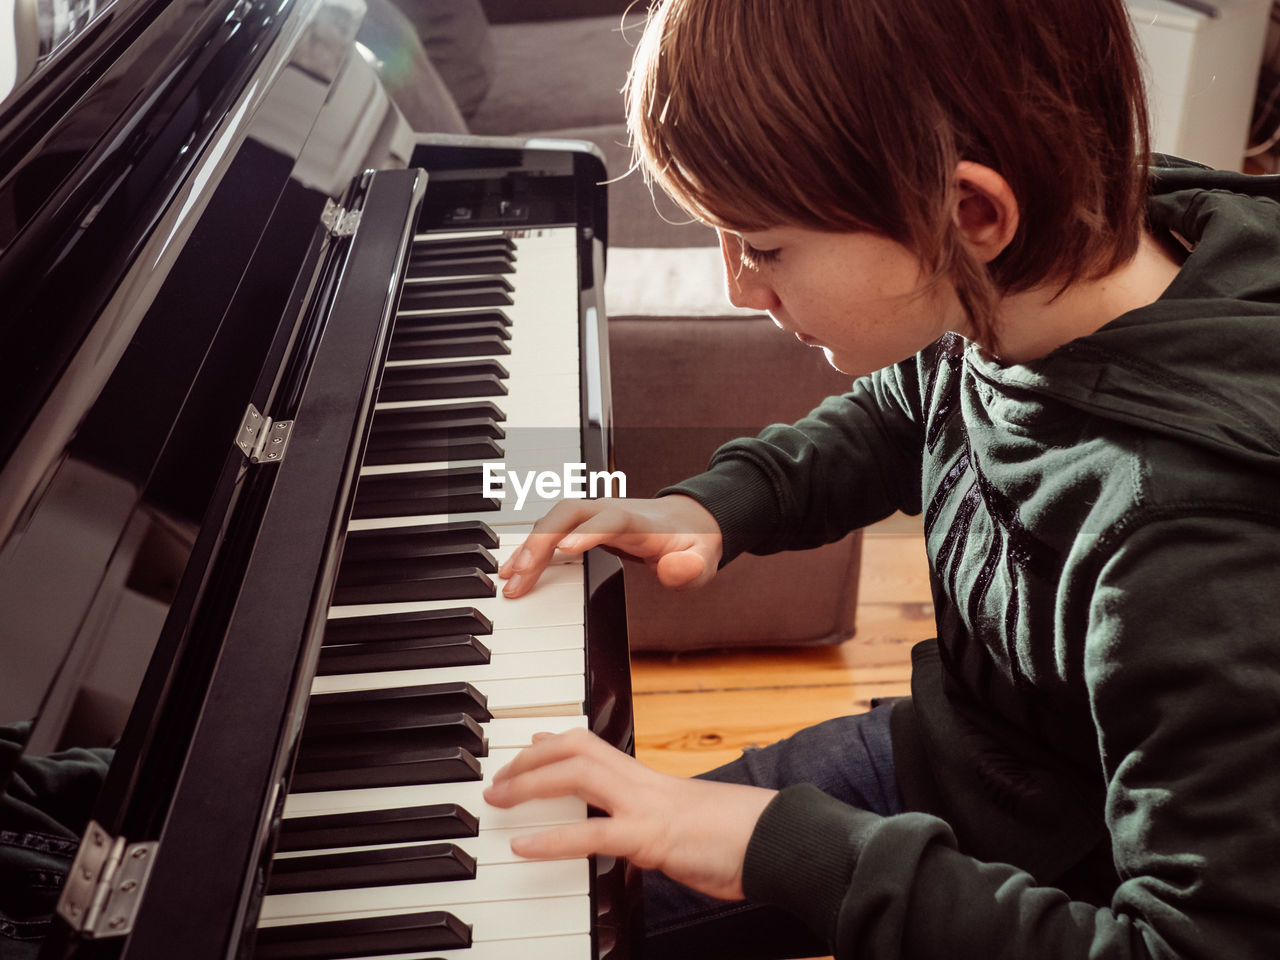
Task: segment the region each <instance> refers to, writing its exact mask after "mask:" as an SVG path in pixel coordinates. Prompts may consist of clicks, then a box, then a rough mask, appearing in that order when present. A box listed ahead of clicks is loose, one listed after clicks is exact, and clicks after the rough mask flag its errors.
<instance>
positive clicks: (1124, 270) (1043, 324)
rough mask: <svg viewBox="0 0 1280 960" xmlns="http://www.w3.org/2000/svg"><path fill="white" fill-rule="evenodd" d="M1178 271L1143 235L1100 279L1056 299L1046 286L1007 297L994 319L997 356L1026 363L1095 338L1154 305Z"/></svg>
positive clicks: (1083, 282) (1166, 254) (1071, 288)
mask: <svg viewBox="0 0 1280 960" xmlns="http://www.w3.org/2000/svg"><path fill="white" fill-rule="evenodd" d="M1179 267H1180V263H1179V262H1178V260H1177V259H1175V258H1174V256H1173V255H1172V254H1171V253H1170V252H1169V251H1168V250H1166V249H1165V248H1164V247H1163V246H1162V245H1161V244H1160V243H1159V242H1157V241H1156V239H1155V238H1154V237H1152V236H1151V235H1150V234H1147V233H1145V232H1144V233H1143V235H1142V240H1141V242H1140V243H1139V245H1138V252H1137V253H1135V254H1134V255H1133V257H1132V258H1131V259H1130V260H1128V261H1127V262H1125V263H1123V264H1121V265H1120V266H1119V267H1117V268H1116V269H1115V270H1113V271H1112V272H1111V273H1108V274H1106V275H1105V276H1103V277H1099V278H1097V279H1095V280H1081V281H1077V282H1076V283H1073V284H1071V286H1069V287H1067V289H1066V290H1064V291H1062V293H1061V294H1058V290H1057V288H1056V287H1054V286H1051V285H1050V286H1043V287H1036V288H1034V289H1031V290H1027V291H1025V292H1024V293H1017V294H1012V295H1010V296H1008V297H1006V298H1005V299H1004V300H1003V301H1002V303H1001V305H1000V310H999V312H998V314H997V317H996V330H997V332H998V335H999V339H1000V347H999V350H998V352H997V355H998V356H999V357H1000V359H1001V360H1004V361H1007V362H1010V363H1025V362H1027V361H1028V360H1035V359H1038V358H1040V357H1043V356H1045V355H1047V354H1049V353H1051V352H1052V351H1053V350H1055V349H1057V348H1058V347H1060V346H1062V345H1063V344H1064V343H1069V342H1070V341H1072V340H1075V339H1076V338H1077V337H1083V336H1087V335H1089V334H1091V333H1094V332H1095V331H1097V330H1099V329H1101V328H1102V327H1104V326H1106V325H1107V324H1108V323H1110V322H1111V321H1112V320H1114V319H1115V318H1116V317H1118V316H1120V315H1121V314H1123V313H1127V312H1129V311H1130V310H1136V309H1137V308H1139V307H1145V306H1146V305H1147V304H1149V303H1154V302H1155V301H1156V300H1157V299H1159V297H1160V295H1161V294H1162V293H1164V291H1165V290H1166V289H1167V288H1168V286H1169V284H1170V283H1172V282H1173V278H1174V277H1175V276H1177V275H1178V269H1179ZM1055 294H1057V295H1056V296H1055Z"/></svg>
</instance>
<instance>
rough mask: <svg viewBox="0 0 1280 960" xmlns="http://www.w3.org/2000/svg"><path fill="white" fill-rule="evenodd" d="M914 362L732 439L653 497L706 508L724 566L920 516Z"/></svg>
mask: <svg viewBox="0 0 1280 960" xmlns="http://www.w3.org/2000/svg"><path fill="white" fill-rule="evenodd" d="M919 408H920V395H919V389H918V369H917V361H908V362H906V363H902V364H898V365H896V366H893V367H887V368H885V369H884V370H881V371H879V372H877V373H875V374H872V375H871V376H869V377H862V378H860V379H858V380H857V381H855V382H854V384H853V389H852V390H851V391H850V392H849V393H846V394H844V395H842V396H838V397H829V398H827V399H826V400H825V401H823V402H822V404H820V405H819V406H818V407H817V408H816V409H815V410H813V411H812V412H811V413H810V414H809V415H808V416H807V417H805V418H804V419H803V420H800V421H799V422H797V423H795V424H792V425H790V426H785V425H782V424H775V425H774V426H770V427H767V428H766V429H765V430H763V431H762V432H761V433H760V434H759V435H758V436H756V437H753V438H744V439H740V440H733V441H731V442H729V443H727V444H725V445H724V446H722V447H720V448H719V449H718V450H716V452H715V453H714V454H713V455H712V458H711V464H710V466H709V468H708V469H707V471H706V472H705V473H702V474H699V475H698V476H696V477H693V478H691V479H689V480H686V481H683V482H682V483H678V484H675V485H673V486H670V487H667V488H665V489H664V490H661V491H659V496H662V495H665V494H670V493H681V494H684V495H685V496H689V497H692V498H693V499H695V500H697V501H698V502H699V503H701V504H702V505H703V506H704V507H706V508H707V509H708V510H710V511H711V513H712V514H713V515H714V516H715V518H716V521H717V522H718V523H719V524H720V529H721V532H722V533H723V535H724V559H723V561H722V562H723V563H728V562H729V560H731V559H732V558H733V557H735V556H737V555H738V554H739V553H742V552H743V551H751V552H753V553H776V552H778V551H780V550H800V549H807V548H809V547H816V546H820V545H822V544H824V543H831V542H833V541H835V540H839V539H840V538H841V537H842V536H844V535H845V534H846V533H848V532H849V531H850V530H854V529H856V528H858V527H863V526H866V525H867V524H869V523H873V522H875V521H876V520H880V519H883V518H884V517H887V516H888V515H889V514H891V513H893V512H894V511H895V510H905V511H907V512H909V513H918V512H919V509H920V507H919V500H920V468H921V457H922V450H923V439H922V437H923V432H922V430H921V429H920V426H919V425H920V423H921V419H922V418H921V412H920V409H919Z"/></svg>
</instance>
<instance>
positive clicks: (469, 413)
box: [374, 399, 507, 430]
mask: <svg viewBox="0 0 1280 960" xmlns="http://www.w3.org/2000/svg"><path fill="white" fill-rule="evenodd" d="M458 417H463V418H467V419H480V418H485V419H489V420H495V421H498V422H501V421H503V420H505V419H507V414H506V412H505V411H503V409H502V408H501V407H499V406H498V405H497V404H496V403H494V402H493V401H492V400H484V399H472V400H459V401H457V402H456V403H437V404H432V405H431V406H429V407H396V408H394V409H391V410H386V409H383V410H379V411H378V412H377V413H376V414H375V415H374V423H375V424H382V426H379V427H377V429H382V430H394V429H397V426H396V424H401V423H414V424H422V425H424V426H427V425H430V424H431V423H432V422H446V421H449V420H453V419H456V418H458Z"/></svg>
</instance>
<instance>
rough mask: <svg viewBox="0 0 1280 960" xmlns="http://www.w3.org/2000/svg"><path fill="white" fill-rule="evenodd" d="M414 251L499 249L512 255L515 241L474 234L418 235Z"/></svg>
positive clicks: (447, 251)
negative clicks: (448, 235)
mask: <svg viewBox="0 0 1280 960" xmlns="http://www.w3.org/2000/svg"><path fill="white" fill-rule="evenodd" d="M411 249H412V251H413V252H414V253H424V254H429V253H435V252H439V253H445V254H447V253H450V252H452V251H466V250H500V251H506V252H507V253H510V254H512V255H514V254H515V252H516V244H515V241H514V240H512V239H511V238H510V237H495V236H474V237H429V236H427V237H419V238H415V239H414V241H413V246H412V248H411Z"/></svg>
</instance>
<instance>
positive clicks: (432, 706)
mask: <svg viewBox="0 0 1280 960" xmlns="http://www.w3.org/2000/svg"><path fill="white" fill-rule="evenodd" d="M452 713H465V714H467V716H470V717H474V718H475V719H476V721H477V722H479V723H484V722H486V721H488V720H491V719H493V717H492V715H491V714H490V713H489V706H488V698H487V697H485V695H484V694H483V693H481V692H480V691H479V690H477V689H476V688H475V687H473V686H472V685H471V684H469V683H467V682H465V681H460V680H459V681H453V682H449V683H423V684H415V685H413V686H409V687H382V688H379V689H375V690H343V691H342V692H340V693H317V694H313V695H312V697H311V700H310V701H309V702H308V706H307V716H306V719H305V720H304V722H303V727H302V734H303V736H304V737H305V736H306V735H307V734H308V733H314V734H315V735H316V736H321V737H323V736H325V731H327V730H330V729H336V728H337V727H340V726H341V725H342V724H344V723H353V722H354V723H358V722H361V721H365V720H371V721H377V720H395V721H398V722H399V721H410V722H412V721H414V720H417V719H418V718H421V717H438V716H442V715H444V714H452Z"/></svg>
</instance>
